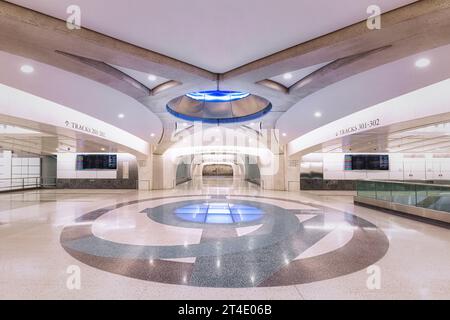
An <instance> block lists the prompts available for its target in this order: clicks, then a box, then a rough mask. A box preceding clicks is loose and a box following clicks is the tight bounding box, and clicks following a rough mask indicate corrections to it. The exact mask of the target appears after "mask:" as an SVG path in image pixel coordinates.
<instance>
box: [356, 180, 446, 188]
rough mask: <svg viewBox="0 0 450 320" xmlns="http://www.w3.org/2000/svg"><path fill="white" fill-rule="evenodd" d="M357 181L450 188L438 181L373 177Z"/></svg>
mask: <svg viewBox="0 0 450 320" xmlns="http://www.w3.org/2000/svg"><path fill="white" fill-rule="evenodd" d="M357 181H364V182H385V183H396V184H409V185H419V186H435V187H442V188H450V185H448V184H438V183H424V182H411V181H398V180H373V179H363V180H361V179H360V180H357Z"/></svg>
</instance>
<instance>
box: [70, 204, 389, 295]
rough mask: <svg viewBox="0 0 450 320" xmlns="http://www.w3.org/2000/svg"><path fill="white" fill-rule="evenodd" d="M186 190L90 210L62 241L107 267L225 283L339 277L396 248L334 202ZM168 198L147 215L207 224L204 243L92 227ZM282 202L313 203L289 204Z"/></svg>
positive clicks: (160, 220) (181, 224) (201, 283)
mask: <svg viewBox="0 0 450 320" xmlns="http://www.w3.org/2000/svg"><path fill="white" fill-rule="evenodd" d="M181 197H183V198H186V196H179V197H164V198H152V199H144V200H136V201H131V202H126V203H121V204H118V205H114V206H111V207H106V208H102V209H98V210H95V211H92V212H89V213H86V214H85V215H83V216H81V217H80V218H78V219H77V221H76V224H74V225H70V226H67V227H65V228H64V229H63V231H62V234H61V244H62V246H63V247H64V249H65V250H66V251H67V252H68V253H69V254H70V255H72V256H73V257H74V258H76V259H78V260H79V261H81V262H83V263H85V264H87V265H90V266H92V267H95V268H98V269H101V270H104V271H108V272H112V273H115V274H120V275H124V276H128V277H132V278H137V279H142V280H147V281H155V282H162V283H169V284H177V285H189V286H198V287H220V288H244V287H271V286H288V285H295V284H301V283H309V282H314V281H320V280H326V279H331V278H335V277H339V276H343V275H346V274H350V273H353V272H356V271H359V270H362V269H364V268H366V267H368V266H370V265H372V264H374V263H375V262H377V261H378V260H379V259H381V258H382V257H383V256H384V255H385V254H386V252H387V250H388V247H389V241H388V239H387V237H386V236H385V234H384V233H383V232H382V231H381V230H380V229H379V228H377V227H376V226H375V225H374V224H372V223H370V222H368V221H367V220H364V219H362V218H359V217H357V216H355V215H352V214H349V213H343V212H340V211H337V210H333V209H330V208H326V207H319V206H315V205H311V204H308V203H303V202H299V201H293V200H286V199H276V198H269V197H261V196H258V197H247V196H239V198H240V199H233V198H231V199H227V198H225V197H224V198H222V199H217V198H215V197H212V198H211V199H208V200H203V199H201V200H199V199H198V198H194V197H193V199H196V200H183V201H178V200H177V198H181ZM236 197H237V196H236ZM242 198H244V200H243V199H242ZM162 199H166V200H171V201H174V202H170V203H165V204H163V205H159V206H156V207H153V208H147V209H145V210H143V211H142V212H141V213H140V214H146V215H147V217H148V219H151V220H152V221H154V222H157V224H158V225H159V226H161V228H164V226H167V227H169V226H174V227H177V228H193V229H195V230H199V229H200V230H201V239H200V240H199V242H198V243H194V244H184V245H179V244H178V245H177V244H174V245H164V246H162V245H133V244H126V243H120V242H114V241H110V240H108V239H105V238H100V237H98V236H96V235H95V234H94V233H93V231H92V226H93V224H94V223H95V221H96V220H97V219H98V218H100V217H101V216H103V215H105V214H107V213H109V212H111V211H113V210H116V209H120V208H123V207H127V206H130V205H135V204H138V203H142V202H146V201H153V200H162ZM247 199H248V200H247ZM271 201H272V203H269V202H271ZM274 203H277V205H275V204H274ZM280 203H289V204H291V205H290V206H289V207H292V204H294V206H295V204H298V206H299V207H300V208H305V207H307V208H309V209H285V208H283V207H281V204H280ZM349 231H350V232H351V234H350V238H349V239H348V241H343V242H342V243H341V244H340V246H338V247H335V246H333V245H331V246H330V242H333V241H334V240H333V239H339V238H342V234H344V232H347V234H348V232H349ZM335 236H337V238H336V237H335ZM327 246H328V250H326V249H327V248H326V247H327ZM324 248H325V249H324ZM311 252H316V253H317V254H316V255H314V254H312V255H311Z"/></svg>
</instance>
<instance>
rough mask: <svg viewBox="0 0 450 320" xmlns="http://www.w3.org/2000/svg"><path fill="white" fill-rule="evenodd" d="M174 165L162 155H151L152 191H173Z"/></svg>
mask: <svg viewBox="0 0 450 320" xmlns="http://www.w3.org/2000/svg"><path fill="white" fill-rule="evenodd" d="M175 173H176V165H175V164H173V163H172V161H170V160H168V159H165V158H164V156H162V155H157V154H154V155H153V183H152V189H153V190H162V189H173V188H174V187H175V184H176V182H175V179H176V177H175Z"/></svg>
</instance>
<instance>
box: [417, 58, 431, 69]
mask: <svg viewBox="0 0 450 320" xmlns="http://www.w3.org/2000/svg"><path fill="white" fill-rule="evenodd" d="M430 64H431V61H430V59H428V58H420V59H419V60H417V61H416V67H417V68H425V67H428V66H429V65H430Z"/></svg>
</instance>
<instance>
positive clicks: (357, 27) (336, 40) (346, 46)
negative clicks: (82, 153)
mask: <svg viewBox="0 0 450 320" xmlns="http://www.w3.org/2000/svg"><path fill="white" fill-rule="evenodd" d="M11 2H13V3H14V2H17V3H26V2H27V1H9V2H6V1H2V2H0V50H2V51H6V52H9V53H12V54H16V55H20V56H23V57H26V58H29V59H33V60H36V61H39V62H42V63H46V64H49V65H52V66H55V67H58V68H61V69H64V70H66V71H70V72H72V73H75V74H78V75H81V76H83V77H86V78H88V79H91V80H95V81H97V82H100V83H102V84H105V85H108V86H110V87H112V88H114V89H116V90H118V91H121V92H122V93H125V94H127V95H129V96H130V97H133V98H134V99H136V100H138V101H139V102H140V103H142V104H143V105H145V106H146V107H147V108H149V109H150V110H151V111H152V112H153V113H155V114H156V115H157V116H158V117H159V118H160V119H161V121H162V123H163V127H164V131H163V132H164V133H163V136H162V138H161V140H160V141H161V143H163V144H165V145H166V148H167V147H168V146H170V145H171V137H172V133H173V131H174V128H175V126H174V123H175V122H176V121H177V120H176V119H175V118H174V117H173V116H171V115H169V114H168V113H167V112H166V111H165V105H166V103H167V101H169V100H170V99H172V98H174V97H177V96H179V95H182V94H185V93H186V92H190V91H194V90H206V89H212V88H214V87H215V86H216V80H217V79H219V80H220V86H221V89H230V90H232V89H239V90H242V91H248V92H251V93H254V94H257V95H260V96H263V97H265V98H267V99H268V100H270V101H271V102H272V104H273V109H272V111H271V112H270V113H269V114H268V115H266V116H265V117H264V118H263V119H262V122H263V127H265V128H275V126H276V122H277V120H278V118H279V117H280V116H281V115H282V114H283V113H285V112H286V111H287V110H289V109H290V108H291V107H292V106H294V105H295V104H297V103H298V102H299V101H300V100H302V99H304V98H305V97H306V96H309V95H311V94H313V93H315V92H318V91H320V90H321V89H323V88H325V87H327V86H330V85H332V84H333V83H336V82H339V81H341V80H343V79H346V78H349V77H351V76H354V75H356V74H359V73H361V72H364V71H367V70H370V69H374V68H377V67H379V66H381V65H384V64H386V63H389V62H392V61H396V60H398V59H401V58H404V57H407V56H410V55H413V54H416V53H418V52H422V51H424V50H428V49H432V48H436V47H439V46H443V45H446V44H449V43H450V19H449V17H450V1H434V0H423V1H417V2H412V3H411V1H405V3H409V4H408V5H406V6H403V7H398V8H396V9H394V10H391V11H388V12H385V13H383V14H382V16H381V19H382V28H381V30H369V29H368V28H367V26H366V21H365V20H364V21H360V22H357V21H356V23H351V24H350V25H347V26H346V27H344V28H342V29H339V30H337V31H333V32H331V33H328V34H324V35H321V36H320V37H316V38H312V39H309V40H308V41H306V42H303V43H300V44H298V45H295V46H292V47H290V48H288V49H285V50H282V51H280V52H277V53H274V54H271V55H268V56H266V57H263V58H261V59H258V60H256V61H253V62H250V63H247V64H244V65H242V66H238V67H236V68H234V69H232V70H230V71H224V72H222V73H217V72H213V71H209V70H205V69H204V68H201V67H197V66H194V65H192V64H190V63H187V62H183V61H181V60H180V59H174V58H171V57H168V56H166V55H163V54H160V53H157V52H154V51H150V50H148V49H145V48H143V47H140V46H137V45H133V44H131V43H127V42H125V41H122V40H118V39H115V38H113V37H110V36H107V35H105V34H102V33H99V32H96V31H93V30H89V29H87V28H84V27H83V28H82V29H80V30H69V29H67V28H66V22H65V21H63V20H60V19H58V18H54V17H51V16H49V15H46V14H45V13H46V12H43V13H39V12H37V11H32V10H30V9H27V8H24V7H20V6H17V5H15V4H13V3H11ZM155 32H157V31H155ZM180 50H182V48H180ZM324 63H326V64H325V65H324V66H322V67H321V68H320V69H318V70H316V71H314V72H312V73H310V74H308V75H306V76H305V77H304V78H301V79H299V80H298V81H297V82H296V83H294V84H293V85H292V86H289V87H284V89H283V86H282V85H278V86H277V85H274V84H273V83H271V82H270V81H271V80H270V79H271V78H273V77H275V76H278V75H280V74H283V73H285V72H291V71H295V70H300V69H303V68H307V67H310V66H313V65H318V64H324ZM114 66H120V67H123V68H128V69H132V70H136V71H140V72H143V73H147V74H150V73H151V74H154V75H157V76H160V77H163V78H165V79H167V80H168V81H167V83H165V84H164V85H162V87H159V88H149V87H147V86H145V85H144V84H142V83H140V82H139V81H137V80H136V79H134V78H132V77H130V76H129V75H127V74H126V73H124V72H123V71H121V70H119V69H117V68H115V67H114ZM285 142H286V141H285Z"/></svg>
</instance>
